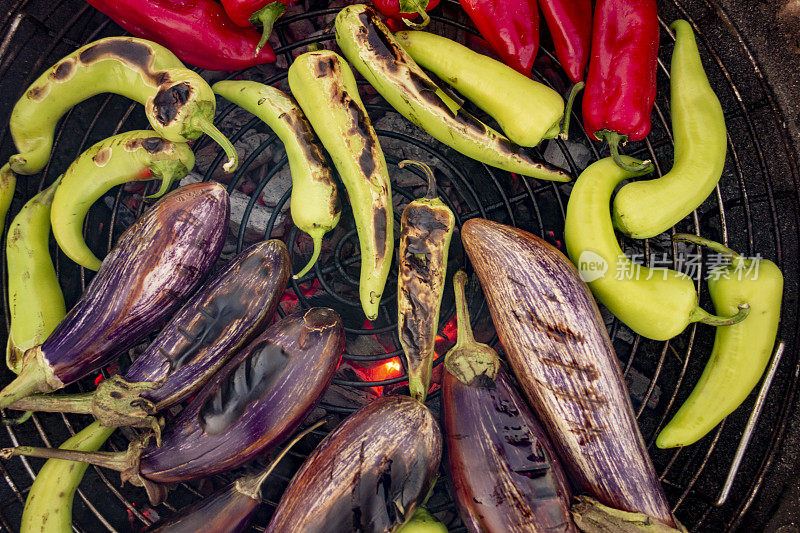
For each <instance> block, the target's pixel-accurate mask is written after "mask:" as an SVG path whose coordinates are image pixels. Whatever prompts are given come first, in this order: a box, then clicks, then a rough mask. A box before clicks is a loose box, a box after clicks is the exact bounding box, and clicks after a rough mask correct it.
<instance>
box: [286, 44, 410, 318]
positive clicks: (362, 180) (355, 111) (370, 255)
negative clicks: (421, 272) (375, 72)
mask: <svg viewBox="0 0 800 533" xmlns="http://www.w3.org/2000/svg"><path fill="white" fill-rule="evenodd" d="M289 87H290V88H291V90H292V94H293V95H294V97H295V98H296V99H297V103H298V104H300V107H301V108H302V109H303V111H304V112H305V114H306V117H307V118H308V121H309V122H310V123H311V125H312V126H313V127H314V131H315V132H316V133H317V135H318V136H319V139H320V141H322V144H323V146H325V149H326V150H327V151H328V154H330V156H331V159H332V160H333V164H334V165H335V166H336V170H338V172H339V177H340V178H341V179H342V182H343V183H344V186H345V188H346V189H347V195H348V196H349V197H350V205H351V207H352V209H353V217H354V218H355V222H356V229H357V230H358V240H359V244H360V247H361V279H360V283H359V295H360V298H361V307H363V309H364V313H365V314H366V315H367V318H368V319H370V320H375V319H376V318H377V317H378V307H379V306H380V303H381V296H383V291H384V287H385V285H386V278H387V277H388V276H389V268H390V267H391V265H392V254H393V252H394V214H393V210H392V187H391V184H390V182H389V170H388V169H387V167H386V160H385V158H384V156H383V150H382V149H381V145H380V143H379V142H378V135H377V133H375V128H373V127H372V123H371V122H370V120H369V115H367V111H366V109H365V108H364V104H363V103H362V102H361V97H360V96H359V94H358V85H356V79H355V76H353V71H352V70H350V67H349V66H348V65H347V62H346V61H345V60H344V59H343V58H342V57H340V56H339V55H338V54H336V53H334V52H331V51H330V50H319V51H314V52H306V53H305V54H303V55H301V56H299V57H298V58H297V59H295V60H294V62H293V63H292V65H291V66H290V67H289Z"/></svg>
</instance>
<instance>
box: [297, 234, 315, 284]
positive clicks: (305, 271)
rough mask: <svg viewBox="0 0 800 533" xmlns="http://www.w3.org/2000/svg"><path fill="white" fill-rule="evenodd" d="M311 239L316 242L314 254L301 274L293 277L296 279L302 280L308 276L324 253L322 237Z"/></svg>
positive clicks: (313, 236)
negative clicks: (322, 252)
mask: <svg viewBox="0 0 800 533" xmlns="http://www.w3.org/2000/svg"><path fill="white" fill-rule="evenodd" d="M309 235H310V234H309ZM311 239H312V240H313V241H314V253H312V254H311V259H310V260H309V261H308V263H307V264H306V266H304V267H303V269H302V270H301V271H300V272H298V273H297V274H295V275H294V276H292V278H294V279H300V278H302V277H303V276H305V275H306V274H308V271H309V270H311V267H313V266H314V265H315V264H316V262H317V259H319V254H320V252H321V251H322V235H319V234H317V235H311Z"/></svg>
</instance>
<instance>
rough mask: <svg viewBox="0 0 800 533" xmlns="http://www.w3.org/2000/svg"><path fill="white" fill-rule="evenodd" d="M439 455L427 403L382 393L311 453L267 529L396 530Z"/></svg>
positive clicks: (426, 486) (287, 532) (307, 532)
mask: <svg viewBox="0 0 800 533" xmlns="http://www.w3.org/2000/svg"><path fill="white" fill-rule="evenodd" d="M441 456H442V435H441V432H440V430H439V425H438V424H437V422H436V420H435V419H434V418H433V415H432V414H431V412H430V411H429V410H428V408H427V407H425V405H424V404H422V403H420V402H419V401H417V400H414V399H412V398H409V397H407V396H384V397H382V398H379V399H377V400H375V401H373V402H372V403H370V404H367V405H366V406H364V407H362V408H361V409H359V410H358V411H356V412H355V413H353V414H352V415H350V416H349V417H348V418H347V419H346V420H345V421H344V422H343V423H342V424H341V425H340V426H339V427H338V428H336V430H334V431H333V432H332V433H331V434H330V435H328V436H327V437H325V439H324V440H323V441H322V442H321V443H320V445H319V446H317V448H316V449H315V450H314V451H313V452H312V453H311V455H309V456H308V459H306V462H305V463H303V466H301V467H300V470H298V472H297V474H295V476H294V478H292V481H291V483H289V487H288V488H287V489H286V492H284V493H283V497H282V498H281V501H280V503H279V504H278V508H277V509H276V510H275V514H274V515H273V517H272V520H271V521H270V523H269V525H268V526H267V528H266V532H267V533H278V532H280V533H294V532H295V531H302V532H303V533H316V532H329V531H360V532H370V533H371V532H382V533H385V532H390V531H395V530H397V528H399V527H400V526H401V525H402V524H403V523H405V522H406V521H408V520H410V519H411V517H412V515H413V514H414V510H415V509H416V508H417V506H419V505H421V504H422V500H423V499H424V498H425V497H426V496H427V494H428V491H429V490H430V488H431V486H432V485H433V481H434V478H435V476H436V471H437V470H438V468H439V461H440V460H441Z"/></svg>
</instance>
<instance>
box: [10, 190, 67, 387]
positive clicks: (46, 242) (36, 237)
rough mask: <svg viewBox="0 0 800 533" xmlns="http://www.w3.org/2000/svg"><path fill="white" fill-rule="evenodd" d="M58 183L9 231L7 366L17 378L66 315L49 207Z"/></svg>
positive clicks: (32, 202) (25, 209)
mask: <svg viewBox="0 0 800 533" xmlns="http://www.w3.org/2000/svg"><path fill="white" fill-rule="evenodd" d="M60 182H61V178H60V177H59V178H58V179H57V180H56V181H55V182H54V183H53V184H52V185H50V187H48V188H47V189H45V190H43V191H42V192H40V193H39V194H37V195H36V196H34V197H33V198H31V199H30V200H29V201H28V203H26V204H25V205H24V206H23V207H22V209H21V210H20V212H19V213H18V214H17V216H16V217H15V218H14V221H13V222H11V225H10V226H9V228H8V239H7V240H6V260H7V262H8V306H9V310H10V318H11V325H10V327H9V331H8V344H7V345H6V364H7V365H8V368H10V369H11V370H12V371H13V372H14V373H15V374H19V371H20V369H21V368H22V355H23V354H24V353H25V351H26V350H28V349H29V348H33V347H34V346H36V345H37V344H41V343H43V342H44V340H45V339H46V338H47V337H48V336H49V335H50V332H52V331H53V330H54V329H55V327H56V326H57V325H58V323H59V322H61V319H62V318H64V315H65V314H66V313H67V310H66V306H65V305H64V294H63V293H62V292H61V286H60V285H59V284H58V277H57V276H56V269H55V268H54V267H53V260H52V259H51V257H50V205H51V204H52V203H53V196H54V195H55V192H56V188H57V187H58V185H59V183H60Z"/></svg>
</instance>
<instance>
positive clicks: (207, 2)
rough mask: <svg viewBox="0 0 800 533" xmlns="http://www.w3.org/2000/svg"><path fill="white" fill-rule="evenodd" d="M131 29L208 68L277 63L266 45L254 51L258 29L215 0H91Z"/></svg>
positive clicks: (186, 60) (180, 56) (196, 64)
mask: <svg viewBox="0 0 800 533" xmlns="http://www.w3.org/2000/svg"><path fill="white" fill-rule="evenodd" d="M87 2H88V3H89V4H91V5H92V6H93V7H95V8H96V9H97V10H98V11H101V12H102V13H104V14H106V15H107V16H109V17H110V18H111V19H112V20H113V21H114V22H116V23H117V24H119V25H120V26H122V27H123V28H124V29H125V30H126V31H128V32H130V33H131V34H133V35H135V36H136V37H142V38H143V39H149V40H151V41H155V42H157V43H159V44H161V45H163V46H166V47H167V48H169V49H170V50H172V52H173V53H174V54H175V55H176V56H178V57H179V58H180V59H181V60H182V61H185V62H186V63H189V64H190V65H194V66H196V67H200V68H203V69H208V70H227V71H232V70H241V69H245V68H249V67H252V66H254V65H261V64H263V63H272V62H274V61H275V53H274V52H273V51H272V48H271V47H266V48H264V49H263V50H261V52H260V53H259V54H256V55H253V49H254V48H255V47H256V44H257V43H258V38H259V37H258V32H256V31H255V30H253V29H242V28H239V27H237V26H236V25H235V24H233V22H231V20H230V19H229V18H228V16H227V15H226V14H225V11H224V10H223V9H222V6H221V5H219V4H218V3H216V2H214V1H213V0H87Z"/></svg>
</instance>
